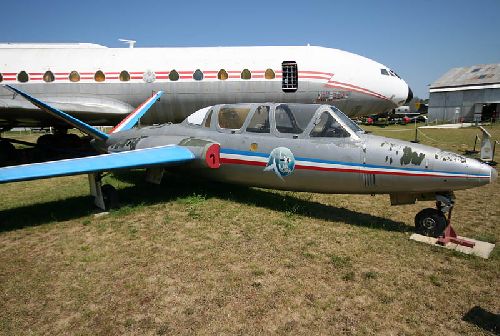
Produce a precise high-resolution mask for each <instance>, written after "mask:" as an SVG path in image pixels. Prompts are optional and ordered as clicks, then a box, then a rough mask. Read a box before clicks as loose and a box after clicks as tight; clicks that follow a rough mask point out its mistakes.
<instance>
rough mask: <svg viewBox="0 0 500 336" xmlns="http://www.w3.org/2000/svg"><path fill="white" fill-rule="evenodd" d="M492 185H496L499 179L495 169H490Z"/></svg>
mask: <svg viewBox="0 0 500 336" xmlns="http://www.w3.org/2000/svg"><path fill="white" fill-rule="evenodd" d="M490 169H491V171H490V183H494V182H495V181H496V180H497V178H498V172H497V170H496V169H495V168H493V167H490Z"/></svg>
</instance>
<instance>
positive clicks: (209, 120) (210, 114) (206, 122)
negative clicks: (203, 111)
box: [203, 109, 214, 128]
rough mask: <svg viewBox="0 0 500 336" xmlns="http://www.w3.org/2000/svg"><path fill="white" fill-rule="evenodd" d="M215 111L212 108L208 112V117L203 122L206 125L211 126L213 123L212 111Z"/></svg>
mask: <svg viewBox="0 0 500 336" xmlns="http://www.w3.org/2000/svg"><path fill="white" fill-rule="evenodd" d="M213 112H214V111H213V110H212V109H210V111H208V114H207V119H206V120H205V123H204V124H203V126H204V127H207V128H210V125H211V124H212V113H213Z"/></svg>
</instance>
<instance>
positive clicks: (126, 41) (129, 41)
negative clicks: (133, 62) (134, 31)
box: [118, 39, 137, 48]
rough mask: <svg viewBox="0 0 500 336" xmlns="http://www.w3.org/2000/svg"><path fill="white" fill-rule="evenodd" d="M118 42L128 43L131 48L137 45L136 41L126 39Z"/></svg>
mask: <svg viewBox="0 0 500 336" xmlns="http://www.w3.org/2000/svg"><path fill="white" fill-rule="evenodd" d="M118 41H120V42H123V43H127V44H128V47H129V48H133V47H134V46H135V43H136V42H137V41H134V40H126V39H118Z"/></svg>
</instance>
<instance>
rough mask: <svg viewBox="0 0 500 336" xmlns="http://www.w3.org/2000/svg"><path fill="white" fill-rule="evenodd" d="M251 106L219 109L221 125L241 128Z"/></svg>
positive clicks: (222, 126)
mask: <svg viewBox="0 0 500 336" xmlns="http://www.w3.org/2000/svg"><path fill="white" fill-rule="evenodd" d="M248 112H250V108H245V107H241V108H239V107H223V108H221V109H220V110H219V127H220V128H229V129H240V128H241V126H243V123H244V122H245V119H246V118H247V115H248Z"/></svg>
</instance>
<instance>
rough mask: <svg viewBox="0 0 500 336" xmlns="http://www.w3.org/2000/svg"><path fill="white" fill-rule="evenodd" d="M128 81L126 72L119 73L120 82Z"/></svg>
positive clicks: (128, 77) (128, 76) (128, 75)
mask: <svg viewBox="0 0 500 336" xmlns="http://www.w3.org/2000/svg"><path fill="white" fill-rule="evenodd" d="M129 80H130V74H129V73H128V71H125V70H123V71H122V72H120V82H128V81H129Z"/></svg>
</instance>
